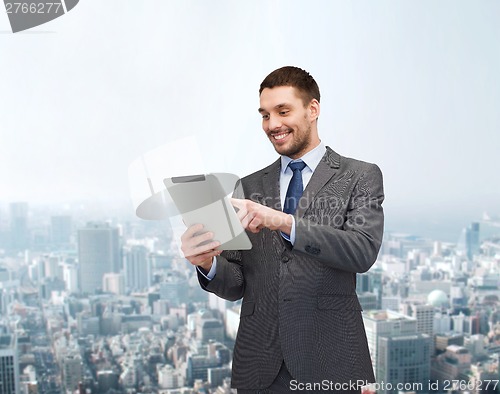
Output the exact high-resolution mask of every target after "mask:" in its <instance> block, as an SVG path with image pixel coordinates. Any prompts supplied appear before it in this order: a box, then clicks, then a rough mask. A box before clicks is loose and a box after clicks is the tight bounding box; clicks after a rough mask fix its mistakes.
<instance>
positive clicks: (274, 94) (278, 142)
mask: <svg viewBox="0 0 500 394" xmlns="http://www.w3.org/2000/svg"><path fill="white" fill-rule="evenodd" d="M259 113H260V114H261V115H262V128H263V129H264V131H265V132H266V134H267V137H268V138H269V140H270V141H271V143H272V144H273V146H274V149H275V150H276V152H278V153H279V154H280V155H285V156H288V157H290V158H292V159H298V158H299V157H302V156H303V155H304V154H305V153H307V152H309V151H310V150H312V149H313V148H314V147H316V146H317V145H318V144H319V138H318V133H317V129H316V119H317V117H318V116H319V103H318V101H317V100H315V99H313V100H311V102H310V103H309V104H308V105H307V106H306V107H304V102H303V101H302V99H301V98H300V97H299V96H298V94H297V93H296V89H295V88H294V87H292V86H277V87H274V88H272V89H269V88H266V89H264V90H263V91H262V93H261V94H260V108H259Z"/></svg>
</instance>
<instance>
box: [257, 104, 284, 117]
mask: <svg viewBox="0 0 500 394" xmlns="http://www.w3.org/2000/svg"><path fill="white" fill-rule="evenodd" d="M289 106H290V104H286V103H281V104H278V105H275V106H274V109H281V108H284V107H289ZM258 111H259V113H260V114H261V113H262V112H267V111H266V110H265V109H264V108H259V110H258Z"/></svg>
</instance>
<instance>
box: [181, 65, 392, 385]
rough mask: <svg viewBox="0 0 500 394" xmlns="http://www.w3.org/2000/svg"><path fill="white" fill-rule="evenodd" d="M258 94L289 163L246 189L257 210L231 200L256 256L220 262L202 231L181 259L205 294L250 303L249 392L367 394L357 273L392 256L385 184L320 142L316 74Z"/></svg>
mask: <svg viewBox="0 0 500 394" xmlns="http://www.w3.org/2000/svg"><path fill="white" fill-rule="evenodd" d="M259 93H260V108H259V113H260V114H261V115H262V127H263V129H264V131H265V133H266V134H267V137H268V138H269V140H270V141H271V143H272V144H273V146H274V148H275V150H276V152H278V153H279V154H280V155H281V157H280V158H279V159H278V160H277V161H275V162H274V163H273V164H271V165H270V166H268V167H266V168H264V169H262V170H260V171H257V172H256V173H254V174H251V175H249V176H247V177H245V178H243V179H242V180H241V186H242V189H243V192H244V196H243V197H246V199H236V198H233V199H232V202H233V205H234V206H235V207H236V209H237V210H238V217H239V218H240V220H241V223H242V225H243V227H244V228H245V229H246V230H247V233H248V234H249V237H250V240H251V241H252V249H251V250H245V251H224V252H222V253H221V252H220V251H217V250H215V248H217V246H218V245H220V243H219V242H217V241H213V240H212V238H213V234H212V233H209V232H206V233H202V228H203V226H202V225H195V226H192V227H190V228H188V229H187V231H186V232H185V233H184V235H183V236H182V250H183V252H184V254H185V256H186V257H187V259H188V260H189V261H190V262H191V263H192V264H193V265H195V266H197V270H198V278H199V282H200V284H201V286H202V287H203V288H204V289H205V290H207V291H210V292H213V293H215V294H217V295H218V296H220V297H222V298H225V299H228V300H237V299H240V298H242V297H243V302H242V305H241V315H240V325H239V329H238V335H237V338H236V344H235V348H234V356H233V374H232V386H233V387H236V388H237V389H238V392H240V393H245V392H249V393H250V392H253V393H256V392H290V391H295V390H300V389H310V390H311V391H312V390H315V391H321V390H324V391H328V390H332V391H337V392H343V393H345V392H349V391H352V392H359V391H360V387H361V383H360V381H363V382H364V383H365V384H366V382H373V381H374V376H373V370H372V364H371V360H370V355H369V351H368V345H367V340H366V334H365V330H364V326H363V320H362V317H361V307H360V304H359V301H358V298H357V296H356V292H355V290H356V273H358V272H366V271H367V270H368V269H369V268H370V267H371V266H372V264H373V263H374V262H375V260H376V257H377V254H378V251H379V248H380V245H381V241H382V233H383V211H382V206H381V204H382V201H383V200H384V193H383V187H382V174H381V172H380V170H379V168H378V167H377V166H376V165H374V164H369V163H365V162H361V161H358V160H353V159H350V158H346V157H343V156H340V155H339V154H337V153H336V152H334V151H333V150H332V149H330V148H329V147H327V146H325V145H324V144H323V143H322V142H321V141H320V139H319V136H318V127H317V126H318V117H319V114H320V93H319V88H318V85H317V84H316V82H315V81H314V79H313V78H312V77H311V76H310V75H309V73H307V72H306V71H304V70H302V69H300V68H297V67H283V68H280V69H277V70H275V71H273V72H272V73H271V74H269V75H268V76H267V77H266V78H265V79H264V81H263V82H262V84H261V86H260V90H259ZM210 240H212V242H210V243H208V244H207V243H206V242H207V241H210ZM201 243H203V245H200V244H201ZM341 384H343V386H341Z"/></svg>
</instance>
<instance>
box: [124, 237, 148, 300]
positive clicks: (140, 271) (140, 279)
mask: <svg viewBox="0 0 500 394" xmlns="http://www.w3.org/2000/svg"><path fill="white" fill-rule="evenodd" d="M123 272H124V274H125V286H126V288H127V290H130V291H137V290H143V289H145V288H147V287H149V286H150V285H151V259H149V258H148V249H147V248H146V247H145V246H142V245H135V246H128V247H126V248H125V250H124V253H123Z"/></svg>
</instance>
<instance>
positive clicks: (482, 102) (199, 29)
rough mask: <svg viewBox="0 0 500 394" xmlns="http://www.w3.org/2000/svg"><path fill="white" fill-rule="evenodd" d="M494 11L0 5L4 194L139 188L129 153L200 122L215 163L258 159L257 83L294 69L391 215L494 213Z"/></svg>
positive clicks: (91, 195)
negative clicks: (10, 12)
mask: <svg viewBox="0 0 500 394" xmlns="http://www.w3.org/2000/svg"><path fill="white" fill-rule="evenodd" d="M499 20H500V2H499V1H495V0H489V1H488V0H483V1H457V0H449V1H447V0H443V1H434V0H429V1H399V0H392V1H379V0H377V1H372V0H366V1H329V0H325V1H290V0H286V1H272V0H271V1H270V0H265V1H255V0H251V1H250V0H249V1H241V0H239V1H218V0H213V1H206V0H197V1H186V0H178V1H169V0H148V1H136V2H126V5H125V2H124V1H123V0H106V1H102V0H81V1H80V3H79V4H78V5H77V6H76V7H75V8H74V9H73V10H72V11H70V12H69V13H68V14H67V15H65V16H63V17H60V18H58V19H56V20H54V21H52V22H50V23H48V24H45V25H42V26H39V27H37V28H34V29H32V30H29V31H27V32H25V33H16V34H12V33H10V26H9V24H8V19H7V15H6V14H5V13H4V12H3V11H2V12H0V33H2V34H0V75H1V76H2V81H1V83H0V158H1V165H0V203H3V204H5V203H7V202H9V201H14V200H24V201H29V202H30V203H37V202H62V201H71V200H82V199H96V200H113V199H117V200H124V199H127V198H128V195H129V194H128V193H129V186H128V172H127V171H128V166H129V164H130V163H131V162H132V161H133V160H134V159H135V158H136V157H138V156H139V155H141V154H143V153H145V152H147V151H149V150H151V149H154V148H156V147H158V146H160V145H163V144H165V143H168V142H169V141H172V140H175V139H177V138H180V137H183V136H188V135H192V136H194V137H195V138H196V139H197V140H198V142H199V146H200V147H201V156H202V157H201V159H202V161H203V162H204V164H205V166H206V169H207V171H223V172H235V173H237V174H238V175H240V176H243V175H246V174H248V173H250V172H253V171H255V170H257V169H260V168H262V167H263V166H265V165H267V164H268V163H270V162H272V161H274V160H275V158H276V153H275V152H274V150H273V148H272V146H271V144H270V142H269V141H268V140H267V138H266V137H265V135H264V133H263V131H262V129H261V126H260V117H259V115H258V113H257V108H258V105H259V102H258V86H259V84H260V82H261V81H262V79H263V78H264V77H265V76H266V75H267V74H268V73H269V72H270V71H272V70H273V69H275V68H278V67H280V66H283V65H297V66H300V67H302V68H304V69H306V70H308V71H310V72H311V74H312V75H313V76H314V77H315V79H316V80H317V82H318V84H319V86H320V89H321V93H322V100H321V106H322V107H321V109H322V113H321V117H320V121H319V132H320V136H321V138H322V140H323V141H324V142H325V143H326V144H327V145H329V146H331V147H332V148H333V149H334V150H336V151H337V152H339V153H340V154H342V155H345V156H350V157H355V158H358V159H362V160H365V161H369V162H375V163H377V164H378V165H379V166H380V167H381V169H382V171H383V173H384V178H385V191H386V203H385V206H386V210H387V212H389V213H391V212H392V213H393V214H394V216H393V217H392V220H393V221H396V220H397V219H398V218H399V219H400V220H402V221H403V220H407V219H408V218H411V217H419V216H420V215H422V214H426V215H429V214H431V215H434V214H435V215H436V220H441V219H442V218H443V217H444V215H447V214H454V213H456V212H464V216H467V215H468V216H470V217H473V216H474V215H479V214H480V213H481V212H482V211H484V210H488V211H490V212H492V213H495V212H496V213H500V206H499V205H498V201H500V177H499V174H498V168H499V165H498V151H499V148H500V72H499V70H500V46H499V43H500V24H499V23H498V21H499ZM185 160H189V152H186V155H185ZM408 220H409V219H408Z"/></svg>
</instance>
